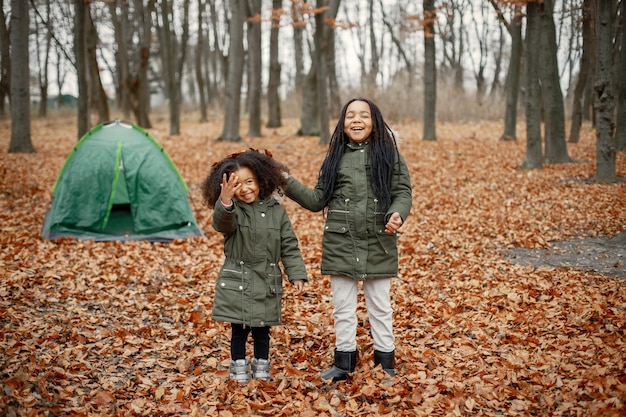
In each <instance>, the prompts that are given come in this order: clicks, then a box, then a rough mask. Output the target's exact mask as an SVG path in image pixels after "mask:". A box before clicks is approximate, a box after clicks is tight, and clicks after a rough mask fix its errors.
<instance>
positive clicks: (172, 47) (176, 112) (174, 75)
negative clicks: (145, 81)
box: [159, 0, 190, 135]
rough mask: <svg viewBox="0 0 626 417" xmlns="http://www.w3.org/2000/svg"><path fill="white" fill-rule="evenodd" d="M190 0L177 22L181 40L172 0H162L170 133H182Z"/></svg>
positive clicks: (162, 34)
mask: <svg viewBox="0 0 626 417" xmlns="http://www.w3.org/2000/svg"><path fill="white" fill-rule="evenodd" d="M189 1H190V0H184V1H183V5H182V13H183V17H182V22H181V23H180V24H178V23H177V24H176V26H177V27H181V29H182V34H181V38H180V40H179V39H178V37H177V35H176V30H175V29H173V27H172V24H173V22H172V21H173V19H174V13H173V9H172V3H170V0H162V2H161V17H162V19H163V28H162V30H160V31H159V34H160V35H161V36H160V39H161V47H162V49H163V54H162V62H163V69H164V70H165V71H164V75H165V85H166V89H167V96H168V98H169V113H170V135H178V134H180V101H181V100H180V95H181V84H182V77H183V67H184V65H185V55H186V54H185V52H186V49H187V40H188V38H189Z"/></svg>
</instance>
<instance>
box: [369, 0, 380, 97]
mask: <svg viewBox="0 0 626 417" xmlns="http://www.w3.org/2000/svg"><path fill="white" fill-rule="evenodd" d="M367 7H368V15H369V38H370V70H369V73H368V74H367V83H368V84H369V85H370V86H371V87H372V88H373V89H375V88H376V78H377V77H378V73H379V71H380V62H379V58H378V49H377V47H376V45H377V42H376V37H377V36H379V35H377V34H376V30H375V27H376V26H375V25H374V0H367Z"/></svg>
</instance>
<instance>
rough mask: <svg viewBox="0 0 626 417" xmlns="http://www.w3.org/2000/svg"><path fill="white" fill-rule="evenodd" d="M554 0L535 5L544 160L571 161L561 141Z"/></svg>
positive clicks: (562, 108)
mask: <svg viewBox="0 0 626 417" xmlns="http://www.w3.org/2000/svg"><path fill="white" fill-rule="evenodd" d="M553 10H554V0H544V1H543V3H540V6H539V16H540V25H541V28H540V33H541V40H540V42H541V45H540V54H541V55H540V59H539V62H540V64H539V71H540V73H539V76H540V79H541V87H542V90H541V94H542V98H543V108H544V111H545V113H544V114H545V142H546V145H545V162H548V163H553V164H554V163H564V162H571V159H570V157H569V155H568V153H567V144H566V142H565V104H564V102H563V92H562V90H561V82H560V76H559V68H558V61H557V45H556V29H555V26H554V16H553Z"/></svg>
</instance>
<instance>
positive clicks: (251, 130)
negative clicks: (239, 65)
mask: <svg viewBox="0 0 626 417" xmlns="http://www.w3.org/2000/svg"><path fill="white" fill-rule="evenodd" d="M248 10H249V14H248V113H249V114H248V136H249V137H252V138H260V137H261V89H262V83H263V81H262V80H261V73H262V71H263V62H262V58H261V0H248Z"/></svg>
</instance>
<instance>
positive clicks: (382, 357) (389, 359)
mask: <svg viewBox="0 0 626 417" xmlns="http://www.w3.org/2000/svg"><path fill="white" fill-rule="evenodd" d="M395 352H396V351H395V350H392V351H391V352H381V351H380V350H374V365H381V366H382V367H383V370H384V371H385V372H387V373H388V374H389V375H391V376H396V371H395V370H394V367H395V365H396V360H395Z"/></svg>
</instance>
